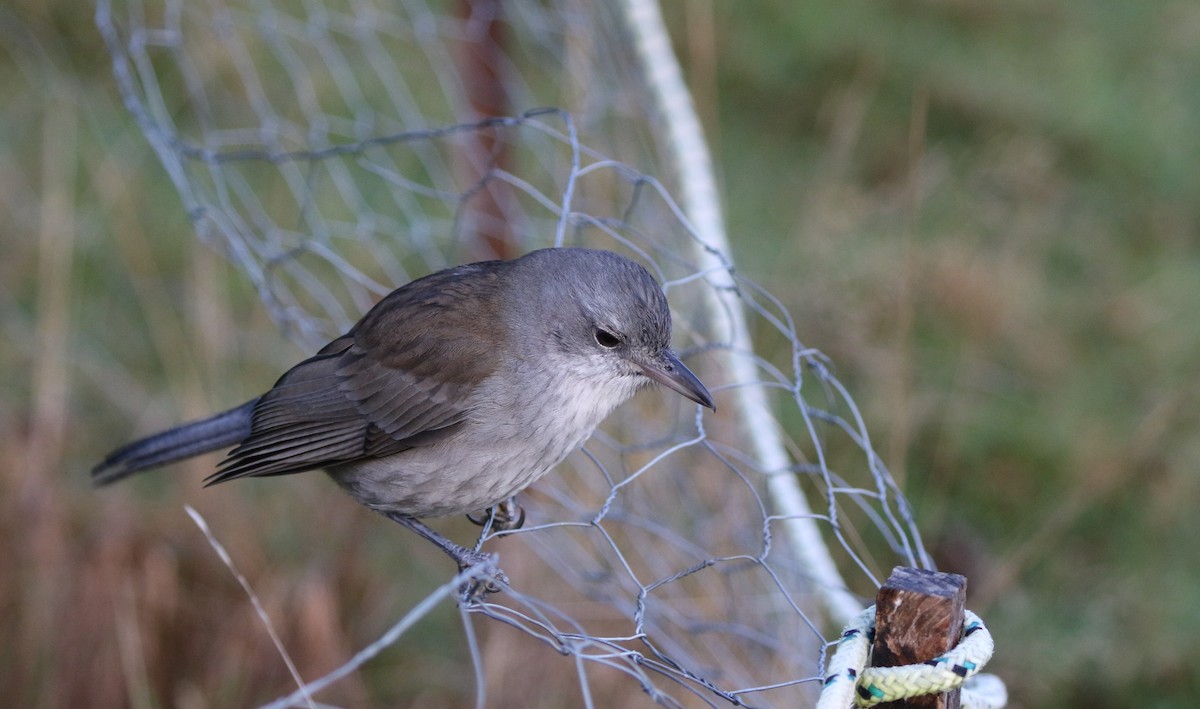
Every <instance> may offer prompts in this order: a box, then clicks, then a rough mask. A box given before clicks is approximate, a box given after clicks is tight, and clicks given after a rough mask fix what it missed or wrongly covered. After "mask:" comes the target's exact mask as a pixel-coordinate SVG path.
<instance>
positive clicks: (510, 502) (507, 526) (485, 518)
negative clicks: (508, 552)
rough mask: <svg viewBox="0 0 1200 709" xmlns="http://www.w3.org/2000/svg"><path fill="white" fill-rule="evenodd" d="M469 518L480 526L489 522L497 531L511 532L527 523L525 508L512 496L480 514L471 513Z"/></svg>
mask: <svg viewBox="0 0 1200 709" xmlns="http://www.w3.org/2000/svg"><path fill="white" fill-rule="evenodd" d="M467 519H469V520H471V521H472V522H474V523H475V524H477V525H479V526H480V527H484V526H486V525H487V524H488V523H489V522H490V523H491V525H492V530H493V531H496V532H511V531H512V530H514V529H520V528H521V527H523V526H524V525H525V508H524V507H521V506H520V505H518V504H517V498H516V497H510V498H508V499H507V500H505V501H504V502H501V503H500V504H498V505H493V506H492V507H489V508H487V509H486V510H484V511H483V512H482V513H479V514H469V515H467Z"/></svg>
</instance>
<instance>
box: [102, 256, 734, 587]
mask: <svg viewBox="0 0 1200 709" xmlns="http://www.w3.org/2000/svg"><path fill="white" fill-rule="evenodd" d="M670 339H671V314H670V311H669V309H668V307H667V300H666V298H665V296H664V295H663V292H662V289H661V288H660V287H659V285H658V283H657V282H656V281H655V280H654V277H653V276H651V275H650V274H649V273H648V272H647V271H646V269H644V268H642V267H641V266H639V265H638V264H636V263H634V262H633V261H630V260H629V259H627V258H624V257H622V256H619V255H617V254H615V253H612V252H608V251H595V250H591V249H575V248H558V249H544V250H541V251H534V252H532V253H530V254H527V255H525V256H523V257H521V258H519V259H515V260H512V261H484V262H480V263H473V264H469V265H465V266H459V267H457V268H450V269H446V270H444V271H439V272H437V273H434V274H432V275H429V276H426V277H424V278H421V279H418V280H416V281H413V282H411V283H409V284H407V285H404V286H401V287H400V288H398V289H396V290H395V291H392V293H390V294H389V295H388V296H387V297H385V298H384V299H383V300H381V301H379V302H378V303H377V304H376V305H375V306H374V307H373V308H371V310H370V311H369V312H367V314H366V315H365V316H363V318H362V319H361V320H360V321H359V322H358V323H357V324H355V325H354V327H352V328H351V329H350V331H349V332H347V333H346V334H345V335H343V336H341V337H339V338H337V339H336V340H334V341H333V342H330V343H329V344H328V345H326V346H325V347H324V348H322V349H321V350H320V352H318V353H317V354H316V355H315V356H313V357H311V358H309V359H306V360H304V361H303V362H301V363H300V364H297V365H296V366H295V367H292V368H291V369H290V370H289V371H288V372H287V373H286V374H284V375H283V376H282V377H280V379H279V381H278V382H276V383H275V386H274V387H272V388H271V390H270V391H268V392H267V393H265V394H263V395H262V396H259V397H257V398H255V399H252V400H250V401H248V402H246V403H245V404H242V405H241V406H238V407H237V408H234V409H230V410H229V411H226V412H224V413H220V414H217V415H215V416H213V417H211V418H208V419H204V420H202V421H197V422H194V423H188V424H184V425H182V426H179V427H177V428H173V429H170V430H168V431H164V432H162V433H159V434H157V435H153V436H150V437H148V438H144V439H142V440H139V441H135V442H133V443H130V444H129V445H126V446H124V447H123V448H120V449H118V450H116V451H114V452H113V453H111V454H110V455H109V456H108V457H107V458H105V460H104V462H102V463H101V464H100V465H98V466H96V468H95V469H93V470H92V476H93V480H94V481H95V482H96V484H98V485H105V484H108V483H111V482H114V481H116V480H120V479H121V478H124V477H125V476H127V475H130V474H132V473H135V472H138V471H141V470H147V469H150V468H157V467H159V466H162V465H166V464H168V463H173V462H175V461H179V460H182V459H184V458H190V457H192V456H196V455H200V454H202V453H207V452H209V451H213V450H218V449H221V448H228V447H230V446H236V447H235V448H234V449H233V450H232V451H231V452H230V453H229V455H228V456H227V457H226V458H225V460H224V461H223V462H222V463H221V465H220V467H219V469H218V470H217V472H216V473H214V474H213V475H211V476H210V477H208V478H207V479H206V481H205V482H206V484H208V485H212V484H216V483H220V482H225V481H227V480H233V479H235V478H243V477H260V476H268V475H287V474H290V473H300V472H304V471H308V470H315V469H324V470H325V471H326V472H327V473H328V474H329V476H330V477H332V478H333V479H334V481H336V482H337V483H338V485H340V486H341V487H342V489H344V490H345V491H346V492H348V493H349V494H350V495H351V496H352V497H354V499H356V500H358V501H359V502H361V503H362V504H364V505H366V506H367V507H370V508H371V509H373V510H376V511H378V512H381V513H383V514H384V515H386V516H387V517H389V518H390V519H392V520H395V521H396V522H399V523H400V524H402V525H404V526H405V527H408V528H409V529H411V530H413V531H414V532H416V533H417V534H420V535H421V536H422V537H425V538H426V539H428V540H430V541H431V542H433V543H434V544H436V545H437V546H438V547H440V548H441V549H442V550H443V551H444V552H446V553H447V554H448V555H450V557H451V558H453V559H454V560H455V562H457V563H458V565H459V568H460V569H464V568H467V567H469V566H472V565H474V564H476V563H478V562H479V561H481V560H482V559H483V558H484V556H483V555H482V554H480V553H479V552H476V551H474V550H472V549H467V548H465V547H462V546H459V545H458V544H455V543H453V542H451V541H450V540H448V539H446V538H445V537H443V536H441V535H439V534H438V533H437V532H435V531H433V530H432V529H430V528H429V527H427V526H426V525H424V524H423V523H421V522H420V521H418V518H421V517H439V516H446V515H458V514H468V513H472V512H478V511H480V510H485V509H491V510H493V512H499V513H501V516H500V517H499V522H498V524H499V526H501V527H507V528H514V527H517V526H520V524H521V521H523V517H524V515H523V513H521V511H520V508H519V507H517V506H516V505H515V503H514V502H513V501H512V497H513V496H514V495H515V494H516V493H518V492H520V491H521V490H523V489H524V488H525V487H526V486H528V485H529V484H530V483H532V482H533V481H535V480H537V479H538V478H540V477H541V476H542V475H544V474H545V473H546V472H547V471H548V470H549V469H550V468H552V467H554V465H556V464H557V463H558V462H559V461H561V460H562V459H563V458H564V457H566V456H567V454H568V453H570V452H571V451H573V450H575V449H576V448H578V447H579V446H581V445H582V444H583V442H584V441H586V440H587V438H588V437H589V436H591V434H592V431H593V430H594V429H595V428H596V426H597V425H599V424H600V422H601V421H603V420H604V418H605V417H607V416H608V415H609V414H610V413H612V411H613V409H615V408H616V407H617V406H618V405H620V404H621V403H623V402H624V401H626V400H627V399H629V397H631V396H633V394H634V392H636V391H637V390H638V389H639V388H641V387H642V386H643V385H645V384H647V383H649V382H650V381H651V380H653V381H657V382H659V383H661V384H664V385H666V386H667V387H669V388H671V389H673V390H675V391H677V392H679V393H680V394H682V395H683V396H685V397H687V398H689V399H691V400H692V401H694V402H696V403H697V404H700V405H701V406H706V407H708V408H715V407H714V405H713V400H712V396H711V395H710V394H709V393H708V390H707V389H706V388H705V387H704V384H702V383H701V382H700V380H699V379H697V378H696V376H695V375H694V374H692V372H691V371H689V370H688V368H687V367H685V366H684V365H683V363H682V362H680V361H679V358H678V357H677V356H676V355H675V353H674V352H672V351H671V349H670V346H669V345H670Z"/></svg>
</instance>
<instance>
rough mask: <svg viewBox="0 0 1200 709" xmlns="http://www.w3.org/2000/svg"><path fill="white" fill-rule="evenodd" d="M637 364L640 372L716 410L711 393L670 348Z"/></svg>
mask: <svg viewBox="0 0 1200 709" xmlns="http://www.w3.org/2000/svg"><path fill="white" fill-rule="evenodd" d="M638 366H639V367H641V368H642V373H644V374H645V375H646V376H647V377H650V378H651V379H653V380H654V381H656V382H658V383H659V384H662V385H664V386H666V387H668V388H670V389H674V390H675V391H677V392H679V393H680V394H683V395H684V396H686V397H687V398H689V399H691V400H692V401H694V402H696V403H697V404H700V405H701V406H705V407H707V408H710V409H712V410H713V411H716V410H717V406H716V404H714V403H713V399H712V394H709V393H708V389H706V388H705V386H704V384H703V382H701V381H700V379H699V378H698V377H697V376H696V375H695V374H692V370H690V369H688V368H687V367H685V366H683V362H680V361H679V358H678V357H676V356H675V353H674V352H672V351H671V350H664V351H663V353H662V354H661V355H659V356H658V357H655V358H654V359H652V360H650V361H649V362H638Z"/></svg>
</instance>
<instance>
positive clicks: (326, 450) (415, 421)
mask: <svg viewBox="0 0 1200 709" xmlns="http://www.w3.org/2000/svg"><path fill="white" fill-rule="evenodd" d="M502 267H503V264H501V263H498V262H492V263H485V264H473V265H471V266H469V267H461V268H458V269H454V270H452V271H444V272H441V273H437V274H434V275H433V276H427V277H426V278H423V279H420V280H418V281H414V282H412V283H410V284H408V285H407V286H404V287H402V288H400V289H398V290H396V291H393V292H392V293H391V294H390V295H389V296H387V297H386V298H384V299H383V300H381V301H380V302H379V303H378V304H376V306H375V307H374V308H372V309H371V311H370V312H369V313H367V315H366V316H364V317H363V319H362V320H361V321H360V322H359V323H358V324H357V325H355V326H354V328H353V329H352V330H351V331H350V332H349V333H347V334H346V335H344V336H342V337H340V338H338V339H337V340H334V341H333V342H331V343H329V344H328V345H326V346H325V347H324V348H322V350H321V351H320V353H318V354H317V355H316V356H314V357H312V358H310V359H307V360H305V361H303V362H301V363H300V364H298V365H296V366H295V367H293V368H292V369H291V370H290V371H288V372H287V374H285V375H283V377H281V378H280V379H279V381H278V382H277V383H276V384H275V386H274V387H273V388H272V389H271V390H270V391H269V392H267V393H266V394H264V395H263V396H262V398H261V399H260V400H259V401H258V404H257V405H256V406H255V407H254V413H253V416H252V424H251V432H250V435H249V436H248V437H247V438H246V439H245V440H244V441H243V442H242V443H241V444H240V445H239V446H238V447H237V448H235V449H234V450H233V451H231V452H230V453H229V457H228V458H226V459H225V461H224V462H223V463H222V464H221V469H220V470H219V471H218V472H217V473H216V474H214V475H212V476H211V477H210V478H209V479H208V480H207V482H208V484H215V483H219V482H224V481H226V480H232V479H234V478H240V477H248V476H266V475H284V474H287V473H297V472H301V471H305V470H312V469H314V468H322V467H326V466H329V465H333V464H336V463H345V462H350V461H354V460H360V459H363V458H377V457H382V456H387V455H392V454H395V453H400V452H403V451H404V450H407V449H409V448H412V447H415V446H420V445H428V444H430V443H432V442H435V441H437V440H439V439H441V438H442V437H444V436H446V435H449V434H450V433H452V432H453V431H454V430H456V429H457V428H458V427H459V426H460V425H461V424H462V423H463V421H464V420H466V418H467V416H468V415H469V413H470V407H471V395H472V393H473V392H474V391H475V389H476V387H477V386H478V385H479V384H480V382H482V381H483V380H484V379H486V378H487V377H488V376H489V375H491V374H492V373H493V372H494V371H495V369H496V366H497V364H498V362H499V355H500V353H499V352H498V351H497V348H496V346H495V343H496V342H502V341H503V339H504V333H503V331H502V329H501V328H502V323H501V318H500V316H499V297H498V291H497V289H498V272H499V270H500V269H501V268H502Z"/></svg>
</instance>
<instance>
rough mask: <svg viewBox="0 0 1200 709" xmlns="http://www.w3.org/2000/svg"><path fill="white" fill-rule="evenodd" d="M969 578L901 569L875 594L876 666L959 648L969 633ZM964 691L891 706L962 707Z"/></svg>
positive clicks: (928, 657) (927, 657) (918, 708)
mask: <svg viewBox="0 0 1200 709" xmlns="http://www.w3.org/2000/svg"><path fill="white" fill-rule="evenodd" d="M966 599H967V579H966V577H964V576H959V575H958V574H946V573H939V572H936V571H926V570H924V569H913V568H908V567H903V566H897V567H896V568H894V569H892V575H891V576H890V577H888V580H887V583H885V584H883V586H882V587H880V589H879V593H878V594H876V596H875V644H874V646H873V648H872V654H871V664H872V665H873V666H874V667H895V666H897V665H913V664H918V663H921V662H926V661H928V660H932V659H933V658H935V657H937V656H939V655H941V654H943V653H945V652H947V651H948V650H951V649H953V648H954V646H955V645H957V644H958V641H959V639H961V638H962V632H963V606H964V605H965V603H966ZM959 694H960V692H959V691H958V690H955V691H953V692H945V693H943V694H938V695H926V696H923V697H914V698H912V699H906V700H903V701H898V702H887V703H885V704H880V705H879V706H880V707H888V708H889V709H958V706H959Z"/></svg>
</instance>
